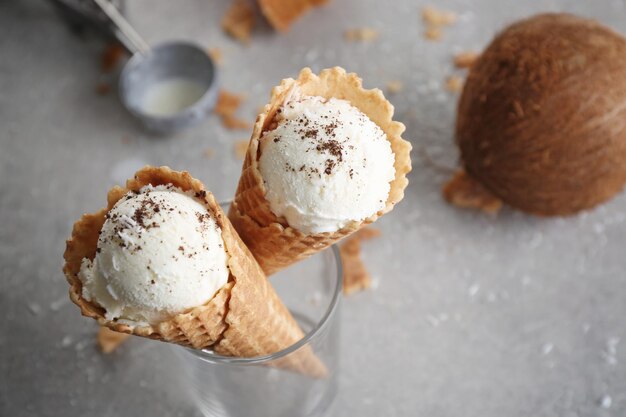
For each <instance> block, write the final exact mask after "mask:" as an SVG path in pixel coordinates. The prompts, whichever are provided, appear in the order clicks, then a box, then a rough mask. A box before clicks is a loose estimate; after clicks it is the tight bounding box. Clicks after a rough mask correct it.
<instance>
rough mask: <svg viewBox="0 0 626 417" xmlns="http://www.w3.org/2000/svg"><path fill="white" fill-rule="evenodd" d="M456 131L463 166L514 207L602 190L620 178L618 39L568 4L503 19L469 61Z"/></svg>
mask: <svg viewBox="0 0 626 417" xmlns="http://www.w3.org/2000/svg"><path fill="white" fill-rule="evenodd" d="M456 140H457V144H458V146H459V148H460V151H461V160H462V164H463V168H464V169H465V171H467V174H468V175H469V176H470V177H472V178H473V179H475V180H477V181H478V182H480V183H481V184H482V185H483V186H484V187H485V188H486V189H487V190H488V191H490V192H491V193H492V194H494V195H495V196H496V197H498V198H499V199H501V200H502V201H504V202H505V203H507V204H509V205H511V206H513V207H515V208H518V209H520V210H523V211H526V212H530V213H534V214H538V215H569V214H572V213H576V212H578V211H580V210H585V209H588V208H591V207H593V206H595V205H597V204H600V203H602V202H604V201H606V200H608V199H609V198H611V197H613V196H614V195H615V194H616V193H618V192H619V191H620V190H622V188H623V186H624V184H625V183H626V40H625V39H624V37H622V36H621V35H620V34H618V33H616V32H614V31H613V30H611V29H609V28H607V27H605V26H603V25H601V24H599V23H597V22H595V21H592V20H586V19H582V18H579V17H576V16H572V15H568V14H542V15H537V16H534V17H531V18H529V19H527V20H522V21H520V22H517V23H515V24H513V25H511V26H509V27H508V28H507V29H505V30H504V31H503V32H501V33H500V34H499V35H497V36H496V37H495V39H494V40H493V41H492V42H491V44H490V45H489V47H488V48H487V49H486V50H485V52H484V53H483V54H482V55H481V56H480V57H479V58H478V59H477V60H476V62H475V64H474V65H473V66H472V68H471V70H470V73H469V76H468V78H467V81H466V83H465V87H464V90H463V94H462V96H461V98H460V102H459V107H458V115H457V124H456Z"/></svg>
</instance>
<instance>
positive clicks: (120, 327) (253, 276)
mask: <svg viewBox="0 0 626 417" xmlns="http://www.w3.org/2000/svg"><path fill="white" fill-rule="evenodd" d="M148 184H151V185H155V186H156V185H161V184H173V185H174V186H176V187H179V188H181V189H182V190H185V191H191V192H194V193H195V195H196V197H197V198H199V199H202V200H203V202H204V203H205V205H206V207H207V209H208V210H209V212H210V213H211V214H212V215H213V218H214V219H215V221H216V223H217V224H218V226H219V227H220V228H221V230H222V239H223V241H224V247H225V249H226V251H227V253H228V269H229V272H230V276H229V280H228V282H227V283H226V284H225V285H224V286H223V287H222V288H221V289H220V290H219V291H218V292H217V293H216V294H215V295H214V296H213V298H212V299H211V300H210V301H208V302H207V303H206V304H204V305H201V306H198V307H194V308H191V309H190V310H189V311H187V312H185V313H182V314H178V315H176V316H174V317H172V318H170V319H168V320H164V321H162V322H160V323H157V324H154V325H131V324H127V323H119V322H117V321H110V320H107V319H106V318H105V316H104V313H105V311H104V309H103V308H102V307H100V306H99V305H97V304H96V303H93V302H90V301H87V300H86V299H84V298H83V297H82V283H81V281H80V279H79V278H78V272H79V271H80V267H81V262H82V260H83V259H84V258H89V259H93V258H94V256H95V254H96V247H97V242H98V234H99V231H100V229H101V228H102V225H103V224H104V221H105V215H106V213H107V212H108V211H109V210H110V209H111V208H112V207H113V206H114V205H115V203H116V202H117V201H118V200H119V199H120V198H122V197H123V196H124V195H125V194H126V193H127V192H128V191H138V190H139V189H141V188H142V187H143V186H145V185H148ZM107 200H108V207H107V208H106V209H102V210H100V211H98V212H97V213H94V214H85V215H83V217H82V218H81V219H80V220H78V221H77V222H76V224H74V228H73V231H72V236H71V238H70V239H69V240H68V241H67V248H66V250H65V255H64V258H65V265H64V267H63V271H64V273H65V276H66V278H67V280H68V282H69V284H70V298H71V300H72V301H73V302H74V303H75V304H76V305H78V306H79V307H80V309H81V312H82V314H83V315H84V316H87V317H91V318H94V319H96V320H97V321H98V323H99V324H100V325H103V326H106V327H109V328H110V329H112V330H115V331H118V332H123V333H129V334H134V335H137V336H142V337H148V338H151V339H157V340H162V341H165V342H170V343H175V344H178V345H182V346H187V347H191V348H195V349H204V348H213V349H214V350H215V351H216V352H217V353H218V354H221V355H225V356H237V357H254V356H262V355H269V354H272V353H275V352H277V351H279V350H282V349H285V348H287V347H289V346H291V345H293V344H294V343H296V342H298V341H299V340H301V339H302V338H303V337H304V333H303V332H302V330H301V329H300V327H299V326H298V324H297V323H296V321H295V320H294V318H293V317H292V315H291V313H290V312H289V310H287V308H286V307H285V305H284V304H283V303H282V302H281V300H280V298H279V297H278V295H277V294H276V292H275V291H274V289H273V288H272V286H271V285H270V284H269V281H268V280H267V278H266V277H265V275H264V274H263V271H262V270H261V268H260V267H259V265H258V263H257V262H256V261H255V260H254V258H253V257H252V254H251V253H250V252H249V251H248V249H247V248H246V246H245V245H244V244H243V242H242V241H241V239H240V238H239V236H238V235H237V232H236V231H235V230H234V229H233V227H232V225H231V224H230V222H229V221H228V218H227V217H226V216H225V215H224V212H223V211H222V209H221V208H220V206H219V205H218V204H217V203H216V201H215V199H214V197H213V195H212V194H211V193H209V192H208V191H206V190H205V189H204V185H203V184H202V183H201V182H200V181H198V180H196V179H193V178H192V177H191V176H190V175H189V173H187V172H176V171H173V170H171V169H169V168H167V167H160V168H155V167H145V168H143V169H141V170H140V171H138V172H137V173H136V174H135V177H134V178H133V179H131V180H129V181H127V183H126V187H125V188H122V187H114V188H112V189H111V190H110V191H109V194H108V198H107ZM278 366H281V367H283V368H287V369H290V370H294V371H298V372H301V373H304V374H307V375H311V376H315V377H321V376H324V375H325V374H326V373H327V370H326V368H325V366H324V365H323V364H322V363H321V361H320V360H319V359H318V358H317V357H316V356H315V354H314V353H313V351H312V350H311V349H310V347H308V346H305V347H303V348H301V349H300V350H298V351H297V352H295V353H292V354H290V355H288V356H286V357H285V358H283V359H281V360H280V361H278Z"/></svg>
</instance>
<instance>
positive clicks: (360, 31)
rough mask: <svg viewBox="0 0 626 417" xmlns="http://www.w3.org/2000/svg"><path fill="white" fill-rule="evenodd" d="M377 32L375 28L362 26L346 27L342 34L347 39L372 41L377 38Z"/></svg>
mask: <svg viewBox="0 0 626 417" xmlns="http://www.w3.org/2000/svg"><path fill="white" fill-rule="evenodd" d="M378 35H379V32H378V31H377V30H376V29H372V28H368V27H363V28H354V29H348V30H346V31H345V32H344V34H343V36H344V38H345V39H346V40H348V41H359V42H372V41H374V40H376V39H377V38H378Z"/></svg>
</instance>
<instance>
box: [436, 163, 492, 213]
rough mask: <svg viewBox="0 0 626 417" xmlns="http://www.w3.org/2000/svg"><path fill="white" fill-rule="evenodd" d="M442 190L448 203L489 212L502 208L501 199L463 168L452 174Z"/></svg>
mask: <svg viewBox="0 0 626 417" xmlns="http://www.w3.org/2000/svg"><path fill="white" fill-rule="evenodd" d="M442 192H443V196H444V198H445V199H446V201H447V202H448V203H450V204H452V205H453V206H457V207H460V208H469V209H476V210H481V211H484V212H485V213H489V214H497V213H498V211H500V209H501V208H502V201H501V200H500V199H499V198H497V197H496V196H494V195H493V194H491V193H490V192H489V191H488V190H487V189H486V188H485V187H483V185H482V184H480V183H478V182H477V181H474V180H473V179H472V178H471V177H470V176H468V175H467V173H466V172H465V171H463V170H460V171H457V172H456V174H454V177H452V179H451V180H450V181H448V182H447V183H446V184H445V185H444V187H443V190H442Z"/></svg>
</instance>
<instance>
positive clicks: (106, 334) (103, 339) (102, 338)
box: [96, 326, 130, 354]
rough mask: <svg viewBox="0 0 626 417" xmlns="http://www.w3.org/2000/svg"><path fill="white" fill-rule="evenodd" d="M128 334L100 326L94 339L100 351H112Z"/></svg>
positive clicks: (107, 352) (106, 352)
mask: <svg viewBox="0 0 626 417" xmlns="http://www.w3.org/2000/svg"><path fill="white" fill-rule="evenodd" d="M128 336H130V335H129V334H126V333H120V332H116V331H115V330H111V329H109V328H108V327H104V326H100V329H99V330H98V335H97V336H96V341H97V342H98V347H99V348H100V350H101V351H102V353H105V354H109V353H113V351H115V349H117V348H118V347H119V345H121V344H122V343H123V342H124V341H125V340H126V339H127V338H128Z"/></svg>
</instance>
